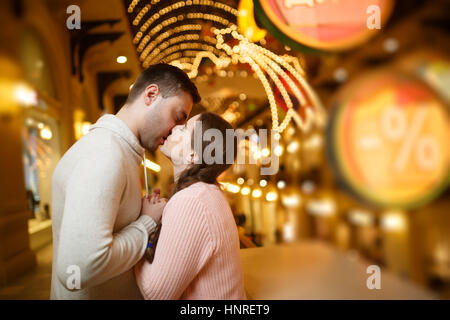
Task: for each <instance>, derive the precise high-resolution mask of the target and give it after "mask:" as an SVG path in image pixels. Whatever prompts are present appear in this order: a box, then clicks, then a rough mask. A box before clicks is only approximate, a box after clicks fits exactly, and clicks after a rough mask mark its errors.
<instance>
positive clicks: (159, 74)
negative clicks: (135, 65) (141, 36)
mask: <svg viewBox="0 0 450 320" xmlns="http://www.w3.org/2000/svg"><path fill="white" fill-rule="evenodd" d="M152 83H154V84H157V85H158V87H159V90H160V92H161V95H162V96H163V98H167V97H172V96H174V95H177V94H178V93H179V92H180V90H183V91H185V92H186V93H189V94H190V95H191V97H192V101H193V103H194V104H196V103H199V102H200V100H201V98H200V95H199V93H198V90H197V87H196V86H195V84H194V83H193V82H192V81H191V79H189V77H188V75H187V74H186V73H185V72H184V71H183V70H181V69H180V68H177V67H175V66H172V65H170V64H166V63H158V64H154V65H151V66H150V67H148V68H147V69H145V70H144V71H142V73H141V74H140V75H139V77H138V78H137V80H136V82H135V83H134V84H133V87H132V88H131V90H130V93H129V94H128V99H127V102H126V103H127V104H129V103H132V102H133V101H134V100H136V99H137V97H138V96H139V95H140V94H141V93H142V92H143V91H144V90H145V88H147V87H148V86H149V85H150V84H152Z"/></svg>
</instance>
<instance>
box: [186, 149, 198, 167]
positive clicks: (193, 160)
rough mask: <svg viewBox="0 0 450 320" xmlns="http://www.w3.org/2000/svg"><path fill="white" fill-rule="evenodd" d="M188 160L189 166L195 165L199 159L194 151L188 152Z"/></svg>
mask: <svg viewBox="0 0 450 320" xmlns="http://www.w3.org/2000/svg"><path fill="white" fill-rule="evenodd" d="M188 158H189V159H188V162H189V163H190V164H194V163H197V162H198V159H199V157H198V155H197V153H196V152H195V151H192V152H190V153H189V155H188Z"/></svg>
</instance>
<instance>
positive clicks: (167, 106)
mask: <svg viewBox="0 0 450 320" xmlns="http://www.w3.org/2000/svg"><path fill="white" fill-rule="evenodd" d="M146 109H147V110H146V111H145V112H144V114H143V119H142V120H144V121H143V123H142V129H141V132H140V139H141V144H142V146H143V147H144V148H146V149H147V150H151V151H154V150H156V149H157V148H158V146H160V145H162V144H164V141H165V140H166V139H167V136H168V135H170V133H171V131H172V128H173V127H175V126H176V125H181V124H184V123H185V122H186V119H187V118H188V117H189V114H190V112H191V110H192V97H191V95H190V94H189V93H187V92H185V91H179V92H178V93H177V94H176V95H173V96H171V97H166V98H163V97H162V95H161V94H159V95H158V96H157V98H156V99H155V101H153V102H152V106H151V108H146Z"/></svg>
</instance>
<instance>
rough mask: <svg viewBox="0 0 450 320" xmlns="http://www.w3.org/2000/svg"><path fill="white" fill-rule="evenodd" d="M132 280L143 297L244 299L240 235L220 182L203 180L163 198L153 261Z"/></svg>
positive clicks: (142, 265)
mask: <svg viewBox="0 0 450 320" xmlns="http://www.w3.org/2000/svg"><path fill="white" fill-rule="evenodd" d="M135 273H136V280H137V283H138V286H139V288H140V290H141V293H142V295H143V296H144V298H145V299H246V296H245V290H244V281H243V272H242V264H241V260H240V255H239V236H238V233H237V228H236V224H235V221H234V219H233V215H232V213H231V209H230V206H229V205H228V203H227V200H226V199H225V197H224V195H223V193H222V191H221V190H220V188H219V187H217V186H215V185H211V184H206V183H203V182H198V183H195V184H193V185H191V186H189V187H187V188H186V189H183V190H181V191H179V192H177V193H176V194H175V195H174V196H173V197H172V198H171V199H170V201H169V202H168V203H167V205H166V207H165V209H164V213H163V217H162V228H161V233H160V236H159V240H158V244H157V246H156V251H155V258H154V260H153V263H151V264H150V263H148V262H147V261H145V260H141V261H140V262H139V263H138V265H137V266H136V267H135Z"/></svg>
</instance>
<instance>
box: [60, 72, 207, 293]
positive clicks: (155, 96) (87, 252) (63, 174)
mask: <svg viewBox="0 0 450 320" xmlns="http://www.w3.org/2000/svg"><path fill="white" fill-rule="evenodd" d="M199 101H200V96H199V94H198V91H197V88H196V87H195V85H194V84H193V83H192V82H191V81H190V79H189V78H188V76H187V75H186V74H185V73H184V72H183V71H181V70H180V69H178V68H176V67H174V66H170V65H167V64H157V65H153V66H151V67H150V68H148V69H146V70H145V71H143V72H142V73H141V75H140V76H139V77H138V79H137V80H136V82H135V84H134V85H133V87H132V89H131V90H130V93H129V96H128V99H127V102H126V104H125V105H124V106H123V107H122V108H121V109H120V111H119V112H118V113H117V115H116V116H114V115H104V116H103V117H101V118H100V119H99V120H98V121H97V123H95V124H94V125H93V126H92V127H91V128H90V131H89V133H88V134H87V135H86V136H85V137H83V138H82V139H80V140H79V141H78V142H77V143H75V144H74V145H73V146H72V147H71V148H70V149H69V150H68V151H67V152H66V153H65V155H64V156H63V157H62V159H61V160H60V162H59V163H58V166H57V167H56V169H55V171H54V174H53V180H52V188H53V268H52V286H51V298H52V299H142V296H141V294H140V292H139V289H138V287H137V285H136V281H135V277H134V273H133V266H134V265H135V264H136V263H137V262H138V261H139V259H140V258H141V257H142V256H143V255H144V252H145V249H146V246H147V240H148V237H149V234H151V233H152V232H153V231H154V230H155V227H156V223H157V222H159V220H160V218H161V215H162V208H163V206H161V207H158V210H155V211H157V212H152V213H151V215H141V216H139V215H140V209H141V200H142V199H141V186H140V175H139V169H140V164H141V162H142V159H143V155H144V148H145V149H147V150H156V148H157V147H158V146H159V145H161V144H163V143H164V141H165V139H166V138H167V136H168V135H169V134H170V133H171V130H172V128H173V127H174V126H175V125H179V124H183V123H184V122H185V121H186V119H187V118H188V116H189V113H190V112H191V109H192V105H193V104H194V103H197V102H199Z"/></svg>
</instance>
